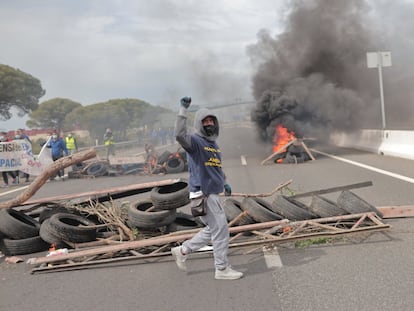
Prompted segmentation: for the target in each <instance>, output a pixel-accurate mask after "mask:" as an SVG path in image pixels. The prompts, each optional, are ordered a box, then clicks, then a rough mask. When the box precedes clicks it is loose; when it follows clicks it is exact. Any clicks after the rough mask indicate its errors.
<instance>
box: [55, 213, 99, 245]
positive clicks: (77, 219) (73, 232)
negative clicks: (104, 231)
mask: <svg viewBox="0 0 414 311" xmlns="http://www.w3.org/2000/svg"><path fill="white" fill-rule="evenodd" d="M94 225H95V224H94V223H93V222H91V221H89V220H87V219H86V218H84V217H82V216H79V215H73V214H67V213H57V214H54V215H53V216H52V217H50V229H51V231H52V233H53V234H54V235H56V236H58V237H59V238H61V240H63V241H69V242H74V243H82V242H90V241H94V240H96V229H95V228H94V227H88V226H94ZM82 226H84V227H82Z"/></svg>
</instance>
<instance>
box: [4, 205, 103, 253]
mask: <svg viewBox="0 0 414 311" xmlns="http://www.w3.org/2000/svg"><path fill="white" fill-rule="evenodd" d="M39 207H43V208H42V210H41V211H40V213H39V215H38V216H39V217H38V218H36V217H32V216H31V215H29V214H26V213H24V212H23V211H20V210H16V209H13V208H9V209H3V210H1V211H0V250H1V251H2V252H3V253H4V254H6V255H10V256H11V255H24V254H31V253H36V252H40V251H44V250H47V249H49V248H50V247H51V246H54V247H56V248H64V247H69V246H68V245H67V244H66V243H65V242H73V243H82V242H90V241H94V240H96V237H97V231H96V229H95V227H93V225H95V224H96V223H95V222H94V221H91V220H89V219H87V218H86V217H84V216H81V215H77V214H73V213H71V212H70V211H69V210H68V209H66V208H64V207H63V206H60V205H59V204H53V203H50V204H45V206H39ZM91 226H92V227H91Z"/></svg>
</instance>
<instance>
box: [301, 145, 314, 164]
mask: <svg viewBox="0 0 414 311" xmlns="http://www.w3.org/2000/svg"><path fill="white" fill-rule="evenodd" d="M300 143H301V145H302V147H303V149H305V151H306V153H307V154H308V156H309V158H311V160H312V161H315V158H314V156H313V155H312V153H311V152H310V150H309V148H308V146H306V145H305V143H304V142H303V141H301V142H300Z"/></svg>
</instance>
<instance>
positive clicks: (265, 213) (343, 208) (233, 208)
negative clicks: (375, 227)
mask: <svg viewBox="0 0 414 311" xmlns="http://www.w3.org/2000/svg"><path fill="white" fill-rule="evenodd" d="M223 207H224V211H225V213H226V217H227V220H228V222H231V221H233V220H236V223H235V225H247V224H252V223H257V222H267V221H273V220H281V219H288V220H291V221H301V220H308V219H315V218H326V217H336V216H341V215H348V214H358V213H368V212H374V213H376V214H377V215H378V216H379V217H382V216H383V215H382V213H381V212H380V211H379V210H378V209H377V208H376V207H375V206H373V205H371V204H370V203H368V202H367V201H365V200H364V199H362V198H361V197H359V196H358V195H356V194H355V193H353V192H351V191H348V190H346V191H342V192H341V194H340V195H339V197H338V198H337V200H336V202H335V201H332V200H329V199H327V198H325V197H323V196H320V195H315V196H313V197H312V201H311V203H310V204H309V205H306V204H304V203H302V202H300V201H298V200H296V199H294V198H291V197H289V196H284V195H277V196H275V197H274V199H273V200H272V201H271V202H269V201H266V200H264V199H261V198H258V197H247V198H244V199H242V200H236V199H233V198H227V199H225V201H224V203H223ZM244 211H247V213H244V214H243V215H241V214H242V212H244ZM239 215H241V216H239Z"/></svg>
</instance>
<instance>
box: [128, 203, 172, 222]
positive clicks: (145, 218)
mask: <svg viewBox="0 0 414 311" xmlns="http://www.w3.org/2000/svg"><path fill="white" fill-rule="evenodd" d="M152 206H154V205H153V203H152V201H151V200H150V199H144V200H138V201H135V202H132V203H131V204H130V206H129V208H128V224H129V225H130V226H132V227H136V228H139V229H154V228H159V227H163V226H168V225H170V224H172V223H173V221H174V220H175V217H176V214H177V210H176V209H171V210H161V211H150V212H147V211H146V210H147V209H149V208H150V207H152Z"/></svg>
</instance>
